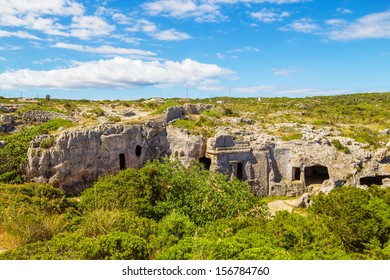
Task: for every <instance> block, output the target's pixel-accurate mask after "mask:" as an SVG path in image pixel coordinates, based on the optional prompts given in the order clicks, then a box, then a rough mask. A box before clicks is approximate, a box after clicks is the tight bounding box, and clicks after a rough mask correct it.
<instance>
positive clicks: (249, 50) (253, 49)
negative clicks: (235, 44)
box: [227, 46, 260, 53]
mask: <svg viewBox="0 0 390 280" xmlns="http://www.w3.org/2000/svg"><path fill="white" fill-rule="evenodd" d="M227 52H228V53H242V52H260V49H258V48H255V47H248V46H247V47H243V48H238V49H232V50H228V51H227Z"/></svg>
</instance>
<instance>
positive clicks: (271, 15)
mask: <svg viewBox="0 0 390 280" xmlns="http://www.w3.org/2000/svg"><path fill="white" fill-rule="evenodd" d="M250 15H251V16H252V17H253V18H254V19H257V20H258V21H261V22H264V23H271V22H275V21H282V20H283V19H284V18H286V17H289V16H290V13H288V12H281V13H278V12H277V11H275V10H272V9H271V10H270V9H267V8H263V9H261V10H260V11H258V12H255V13H251V14H250Z"/></svg>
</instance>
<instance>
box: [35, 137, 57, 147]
mask: <svg viewBox="0 0 390 280" xmlns="http://www.w3.org/2000/svg"><path fill="white" fill-rule="evenodd" d="M55 140H56V139H55V138H54V137H49V138H47V139H44V140H42V141H41V143H39V147H40V148H42V149H50V148H51V147H53V146H54V143H55Z"/></svg>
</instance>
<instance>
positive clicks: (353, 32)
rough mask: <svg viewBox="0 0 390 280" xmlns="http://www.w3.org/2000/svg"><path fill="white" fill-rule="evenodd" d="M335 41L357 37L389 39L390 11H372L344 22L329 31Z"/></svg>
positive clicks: (330, 36) (355, 38)
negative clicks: (353, 20)
mask: <svg viewBox="0 0 390 280" xmlns="http://www.w3.org/2000/svg"><path fill="white" fill-rule="evenodd" d="M329 38H330V39H333V40H337V41H349V40H357V39H390V11H386V12H382V13H373V14H369V15H366V16H364V17H361V18H359V19H357V20H356V21H355V22H352V23H347V24H344V25H343V26H342V27H341V28H338V29H336V30H333V31H331V32H330V33H329Z"/></svg>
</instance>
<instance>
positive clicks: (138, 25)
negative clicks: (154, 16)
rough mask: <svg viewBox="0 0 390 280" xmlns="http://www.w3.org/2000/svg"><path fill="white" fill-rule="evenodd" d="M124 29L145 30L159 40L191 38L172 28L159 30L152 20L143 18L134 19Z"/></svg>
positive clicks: (130, 30) (131, 30)
mask: <svg viewBox="0 0 390 280" xmlns="http://www.w3.org/2000/svg"><path fill="white" fill-rule="evenodd" d="M126 31H129V32H145V33H146V34H148V35H149V36H151V37H153V38H155V39H157V40H160V41H179V40H187V39H190V38H191V36H190V35H189V34H187V33H185V32H180V31H177V30H176V29H174V28H172V29H168V30H163V31H160V30H158V27H157V26H156V25H155V24H154V23H153V22H151V21H149V20H145V19H140V20H138V21H136V22H135V23H134V25H133V26H132V27H129V28H126Z"/></svg>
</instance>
